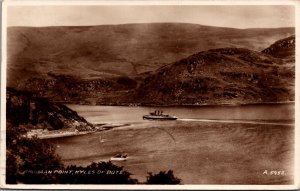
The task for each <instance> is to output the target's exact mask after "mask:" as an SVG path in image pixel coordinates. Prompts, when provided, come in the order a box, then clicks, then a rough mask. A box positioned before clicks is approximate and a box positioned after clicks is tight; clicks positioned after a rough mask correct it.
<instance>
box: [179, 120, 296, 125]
mask: <svg viewBox="0 0 300 191" xmlns="http://www.w3.org/2000/svg"><path fill="white" fill-rule="evenodd" d="M177 120H179V121H197V122H212V123H242V124H260V125H285V126H294V124H293V123H276V122H264V121H263V122H262V121H251V120H223V119H177Z"/></svg>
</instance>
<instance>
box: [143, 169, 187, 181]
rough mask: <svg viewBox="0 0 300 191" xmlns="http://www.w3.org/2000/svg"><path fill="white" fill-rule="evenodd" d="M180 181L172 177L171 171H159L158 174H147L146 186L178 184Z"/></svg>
mask: <svg viewBox="0 0 300 191" xmlns="http://www.w3.org/2000/svg"><path fill="white" fill-rule="evenodd" d="M180 183H181V180H180V179H179V178H177V177H175V176H174V174H173V171H172V170H169V171H168V172H166V171H160V172H159V173H158V174H154V175H153V174H152V173H148V176H147V181H146V184H180Z"/></svg>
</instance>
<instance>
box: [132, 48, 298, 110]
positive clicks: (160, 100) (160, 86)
mask: <svg viewBox="0 0 300 191" xmlns="http://www.w3.org/2000/svg"><path fill="white" fill-rule="evenodd" d="M294 78H295V71H294V68H293V67H290V66H289V65H287V64H286V63H285V62H284V61H283V60H281V59H277V58H274V57H272V56H270V55H267V54H264V53H260V52H257V51H251V50H248V49H243V48H222V49H213V50H209V51H203V52H199V53H197V54H194V55H192V56H189V57H187V58H185V59H182V60H180V61H178V62H175V63H174V64H172V65H169V66H167V67H163V68H161V69H159V70H158V71H157V72H156V73H155V74H154V75H152V76H149V77H147V78H146V79H145V81H144V83H143V84H142V85H141V86H140V88H139V90H138V91H137V92H138V95H137V98H135V99H139V100H140V101H141V102H142V103H143V104H159V105H181V104H192V105H194V104H223V103H228V104H237V103H241V104H243V103H262V102H279V101H292V100H294Z"/></svg>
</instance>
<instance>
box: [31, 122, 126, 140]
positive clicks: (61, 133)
mask: <svg viewBox="0 0 300 191" xmlns="http://www.w3.org/2000/svg"><path fill="white" fill-rule="evenodd" d="M94 126H95V129H94V130H91V131H74V130H71V131H66V130H56V131H54V132H51V131H46V132H44V133H43V132H41V133H33V132H29V134H32V135H28V134H27V135H26V137H28V138H32V137H35V136H36V137H37V138H39V139H53V138H63V137H74V136H80V135H87V134H91V133H95V132H100V131H108V130H111V129H114V128H118V127H125V126H130V124H128V123H124V124H123V123H116V124H111V123H102V124H94Z"/></svg>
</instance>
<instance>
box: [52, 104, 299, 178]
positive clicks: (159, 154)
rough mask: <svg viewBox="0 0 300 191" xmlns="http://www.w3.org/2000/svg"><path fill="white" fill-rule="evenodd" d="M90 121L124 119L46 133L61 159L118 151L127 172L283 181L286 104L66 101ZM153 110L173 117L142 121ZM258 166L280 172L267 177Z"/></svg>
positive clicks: (288, 149) (289, 126)
mask: <svg viewBox="0 0 300 191" xmlns="http://www.w3.org/2000/svg"><path fill="white" fill-rule="evenodd" d="M69 107H70V108H72V109H74V110H75V111H77V112H78V114H79V115H81V116H83V117H84V118H85V119H86V120H88V121H89V122H91V123H94V124H101V123H114V124H119V123H123V124H129V125H127V126H124V127H120V128H115V129H112V130H108V131H102V132H97V133H93V134H88V135H83V136H74V137H64V138H57V139H50V141H51V142H52V143H53V144H54V145H56V152H57V154H59V155H60V156H61V158H62V160H63V162H64V163H65V164H66V165H71V164H75V165H88V164H90V163H91V162H100V161H108V160H109V159H110V157H111V156H114V155H115V154H116V153H118V152H124V153H127V154H128V156H129V157H128V160H127V161H122V162H114V163H116V165H119V166H124V168H125V169H126V170H128V171H129V172H130V173H132V174H133V175H132V176H133V177H134V178H137V179H139V180H140V181H145V179H146V176H147V172H153V173H157V172H159V171H161V170H164V171H166V170H169V169H171V170H173V171H174V174H175V176H177V177H179V178H181V179H182V181H183V183H184V184H291V183H292V179H293V157H294V152H293V145H294V139H293V138H294V126H293V120H294V105H293V104H279V105H251V106H250V105H249V106H230V107H208V106H207V107H155V108H153V107H118V106H82V105H69ZM154 110H163V111H164V113H166V114H170V115H175V116H177V117H178V118H179V120H176V121H148V120H142V116H143V115H144V114H147V113H149V112H151V111H154ZM265 170H268V171H271V170H279V171H284V172H285V174H284V175H283V176H268V175H265V174H263V172H264V171H265Z"/></svg>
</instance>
